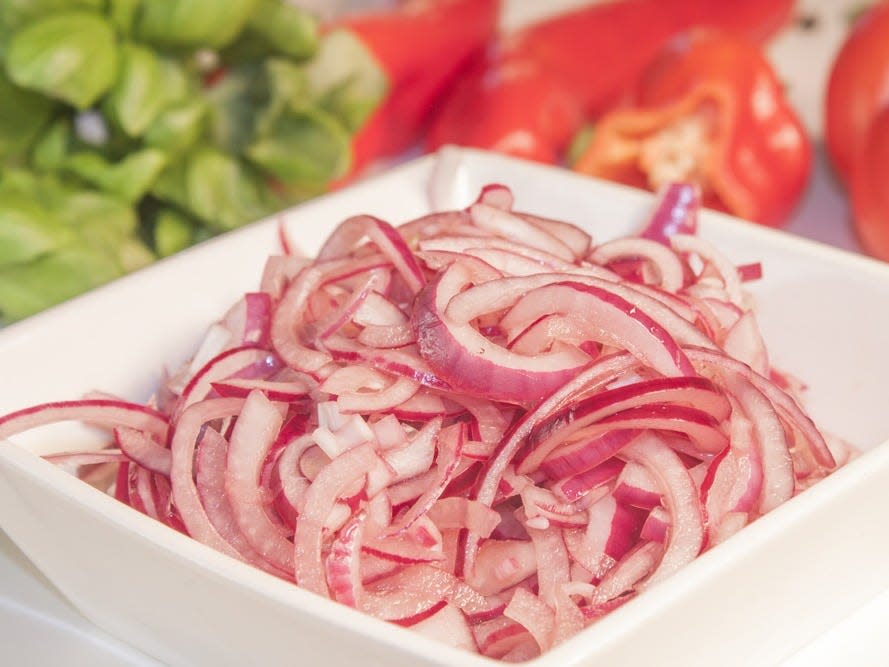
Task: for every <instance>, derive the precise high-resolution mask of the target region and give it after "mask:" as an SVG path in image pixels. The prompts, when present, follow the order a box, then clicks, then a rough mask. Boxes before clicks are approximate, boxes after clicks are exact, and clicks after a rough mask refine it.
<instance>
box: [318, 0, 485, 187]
mask: <svg viewBox="0 0 889 667" xmlns="http://www.w3.org/2000/svg"><path fill="white" fill-rule="evenodd" d="M499 15H500V1H499V0H402V1H401V2H399V3H397V5H396V7H395V8H394V9H392V10H390V11H383V12H374V13H368V14H357V15H348V16H346V17H345V18H344V19H343V20H341V21H339V22H338V23H337V24H336V26H335V27H337V28H344V29H346V30H349V31H351V32H352V33H353V34H354V35H355V36H356V37H358V39H359V40H360V41H361V43H362V44H363V45H364V46H365V47H366V48H367V49H368V51H369V52H370V53H371V54H372V55H373V57H374V58H375V59H376V60H377V64H378V65H379V67H380V68H381V69H382V71H383V72H384V73H385V74H386V75H387V76H388V78H389V91H388V94H387V96H386V98H385V99H384V101H383V102H382V104H381V105H380V106H379V107H377V109H376V110H375V111H374V112H373V113H372V114H371V116H370V117H369V118H368V120H367V121H366V122H365V123H364V125H363V126H362V127H361V128H360V130H359V131H358V133H357V134H356V136H355V137H354V138H353V172H354V171H355V170H357V169H359V168H361V167H363V166H364V165H366V164H367V163H368V162H371V161H373V160H374V159H377V158H380V157H384V156H388V155H394V154H397V153H400V152H402V151H404V150H405V149H407V148H409V147H410V146H411V145H412V144H414V143H415V142H416V141H417V140H418V139H419V138H420V135H421V133H422V131H423V129H424V128H425V126H426V124H427V122H428V121H429V119H430V117H431V114H432V112H433V111H434V110H435V107H436V103H437V102H438V100H439V99H440V97H441V96H442V94H443V93H444V92H445V91H446V90H447V88H448V87H449V86H450V84H451V83H452V82H453V81H454V79H455V77H456V76H457V75H458V74H459V73H460V72H461V71H462V70H463V68H464V67H465V66H466V65H467V63H468V62H470V61H471V60H472V59H473V57H474V56H476V55H477V54H478V53H479V52H480V51H481V50H483V49H484V48H485V47H486V46H487V44H488V43H489V42H490V40H491V39H492V38H493V36H494V34H495V31H496V29H497V23H498V19H499Z"/></svg>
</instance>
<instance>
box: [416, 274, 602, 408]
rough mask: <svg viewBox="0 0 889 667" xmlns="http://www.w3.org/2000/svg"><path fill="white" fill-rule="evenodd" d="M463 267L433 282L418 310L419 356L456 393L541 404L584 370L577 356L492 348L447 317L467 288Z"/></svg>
mask: <svg viewBox="0 0 889 667" xmlns="http://www.w3.org/2000/svg"><path fill="white" fill-rule="evenodd" d="M467 278H468V276H467V275H466V274H465V272H463V270H462V269H461V266H460V265H459V264H454V265H451V267H449V268H448V269H446V270H445V271H444V273H442V274H440V276H439V277H438V278H437V279H436V280H434V281H433V282H431V283H430V284H429V285H428V286H427V287H426V288H425V289H424V290H423V291H422V292H420V294H419V295H418V297H417V301H416V303H415V304H414V314H413V320H412V322H413V326H414V331H415V332H416V334H417V346H418V348H419V351H420V355H421V356H422V357H423V359H424V360H425V361H426V362H427V363H428V364H429V366H430V368H431V369H432V371H433V372H434V373H436V375H439V376H441V377H442V378H443V379H444V381H445V382H447V383H448V385H449V386H450V387H452V388H453V389H455V390H458V391H462V392H465V393H468V394H470V395H473V396H480V397H483V398H494V399H496V400H502V401H515V402H520V403H526V402H528V401H534V400H538V399H539V398H540V397H541V396H544V395H546V394H548V393H550V392H551V391H552V390H553V389H554V388H555V387H559V386H561V385H563V384H565V383H566V382H567V381H568V379H569V378H571V377H573V376H574V375H576V374H577V371H578V370H579V369H580V368H582V367H583V366H584V365H586V363H587V360H588V359H589V358H588V357H587V355H586V354H584V353H582V352H580V351H579V350H578V351H577V352H576V353H575V352H570V351H567V350H566V351H563V352H555V353H549V354H544V355H540V356H538V357H524V356H522V355H517V354H513V353H511V352H509V351H508V350H507V349H506V348H503V347H501V346H499V345H494V344H492V343H491V342H490V341H489V340H488V339H487V338H485V337H484V336H482V335H481V334H479V333H478V332H477V331H476V330H475V329H474V328H472V326H471V325H469V324H468V323H467V324H455V323H452V322H450V321H449V320H448V319H447V318H446V317H445V316H444V310H445V308H446V306H447V302H448V301H449V300H450V299H451V297H452V296H454V295H455V294H457V293H458V292H459V291H460V290H461V289H462V288H463V287H465V286H466V285H467Z"/></svg>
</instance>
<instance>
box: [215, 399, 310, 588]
mask: <svg viewBox="0 0 889 667" xmlns="http://www.w3.org/2000/svg"><path fill="white" fill-rule="evenodd" d="M283 422H284V420H283V417H282V416H281V414H280V412H279V411H278V410H277V408H275V406H274V404H272V403H271V402H269V400H268V399H267V398H266V397H265V396H264V395H263V394H262V392H259V391H254V392H252V393H251V394H250V395H249V396H248V397H247V399H246V400H245V401H244V405H243V407H242V409H241V412H240V414H239V415H238V421H237V423H236V424H235V429H234V431H233V432H232V437H231V442H230V443H229V447H228V458H227V461H226V466H225V492H226V495H227V496H228V500H229V505H230V506H231V508H232V512H233V514H234V517H235V520H236V521H237V522H238V526H239V527H240V529H241V532H242V533H244V535H245V536H246V537H247V541H248V542H249V543H250V546H252V547H253V548H254V549H255V550H256V551H257V552H258V553H259V554H261V555H262V557H263V558H265V559H266V560H268V561H269V562H271V563H272V564H274V565H275V566H276V567H278V568H279V569H281V570H284V571H285V572H289V571H291V570H292V569H293V544H291V542H290V540H288V539H287V537H285V534H286V533H285V531H284V530H283V526H282V525H281V524H278V523H275V522H273V521H272V520H271V519H270V518H269V514H268V512H267V510H266V501H265V498H264V494H263V490H262V488H261V487H260V485H259V477H260V472H261V469H262V465H263V463H264V461H265V460H266V457H267V455H268V453H269V450H270V449H271V447H272V444H273V443H274V442H275V438H276V437H277V435H278V432H279V430H280V429H281V425H282V424H283Z"/></svg>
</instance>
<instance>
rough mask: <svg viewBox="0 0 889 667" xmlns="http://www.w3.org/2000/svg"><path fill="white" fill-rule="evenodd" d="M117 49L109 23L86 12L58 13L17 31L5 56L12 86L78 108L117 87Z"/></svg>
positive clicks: (91, 102)
mask: <svg viewBox="0 0 889 667" xmlns="http://www.w3.org/2000/svg"><path fill="white" fill-rule="evenodd" d="M117 65H118V49H117V44H116V42H115V36H114V30H113V29H112V27H111V24H110V23H108V21H106V20H105V19H104V18H102V17H101V16H99V15H98V14H94V13H91V12H87V11H66V12H59V13H56V14H52V15H49V16H46V17H44V18H41V19H38V20H37V21H35V22H34V23H31V24H28V25H27V26H25V27H24V28H22V29H21V30H19V31H17V32H16V33H15V34H14V35H13V37H12V40H11V42H10V44H9V50H8V51H7V53H6V71H7V73H8V74H9V78H10V79H12V81H13V82H15V83H16V84H18V85H19V86H22V87H23V88H28V89H31V90H36V91H39V92H41V93H44V94H46V95H48V96H50V97H52V98H55V99H60V100H63V101H65V102H68V103H69V104H72V105H74V106H75V107H77V108H79V109H85V108H86V107H88V106H91V105H92V104H93V103H94V102H96V100H98V99H99V98H100V97H101V96H102V95H104V94H105V92H107V91H108V89H109V88H110V87H111V85H112V84H113V83H114V77H115V76H116V74H117Z"/></svg>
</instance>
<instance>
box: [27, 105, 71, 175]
mask: <svg viewBox="0 0 889 667" xmlns="http://www.w3.org/2000/svg"><path fill="white" fill-rule="evenodd" d="M70 146H71V122H70V121H69V120H68V119H67V118H60V119H59V120H57V121H56V122H55V123H53V124H52V125H50V126H49V128H48V129H47V130H46V131H45V132H44V133H43V135H42V136H41V137H40V139H38V141H37V143H35V144H34V147H33V148H32V149H31V166H33V167H34V168H35V169H38V170H42V171H54V170H56V169H60V168H61V167H62V165H63V164H64V163H65V160H66V159H67V157H68V151H69V149H70Z"/></svg>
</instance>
